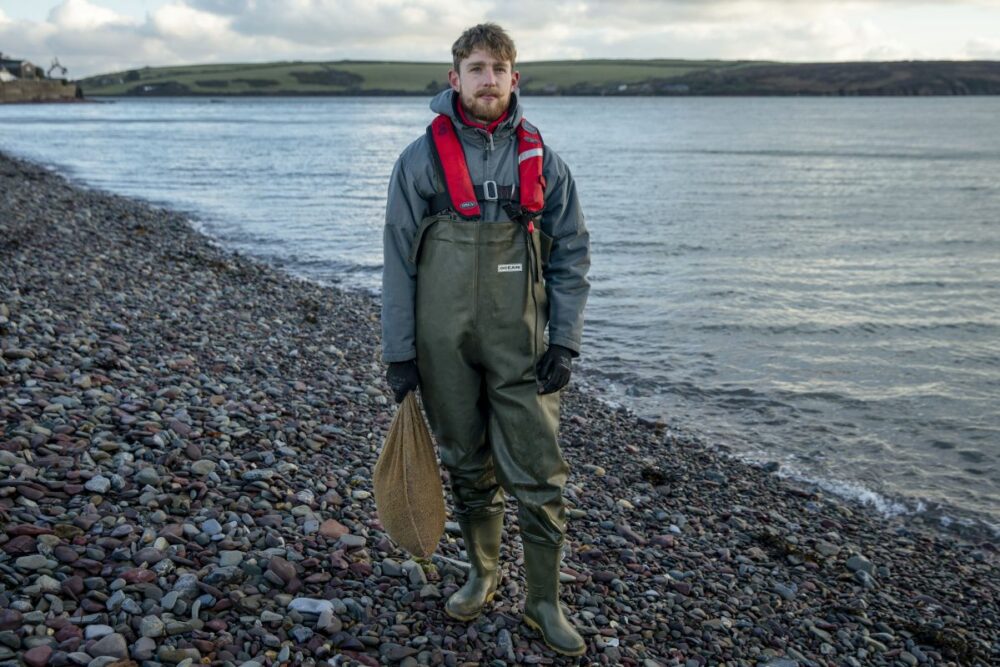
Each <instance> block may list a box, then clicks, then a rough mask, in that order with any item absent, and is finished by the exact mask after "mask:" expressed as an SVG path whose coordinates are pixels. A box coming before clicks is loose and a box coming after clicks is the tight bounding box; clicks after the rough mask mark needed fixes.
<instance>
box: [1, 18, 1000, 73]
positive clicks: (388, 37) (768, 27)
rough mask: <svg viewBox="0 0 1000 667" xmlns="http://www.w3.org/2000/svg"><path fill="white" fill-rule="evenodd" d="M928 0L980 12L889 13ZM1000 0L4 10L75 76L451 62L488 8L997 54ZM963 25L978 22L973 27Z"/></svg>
mask: <svg viewBox="0 0 1000 667" xmlns="http://www.w3.org/2000/svg"><path fill="white" fill-rule="evenodd" d="M925 8H931V9H932V10H933V12H936V16H940V15H941V14H942V13H945V14H947V15H948V16H951V17H959V16H964V15H965V14H971V13H976V14H977V15H978V16H979V17H981V18H980V22H979V23H976V22H975V21H967V22H966V23H962V24H961V25H960V29H959V30H956V29H955V28H954V27H949V29H948V30H946V31H937V32H940V33H942V34H936V32H935V31H934V27H933V23H931V25H930V27H929V28H928V27H925V28H924V32H923V33H921V34H916V33H915V32H906V31H905V30H904V29H903V27H902V26H901V25H900V24H899V23H898V22H896V21H894V20H893V19H892V18H887V16H893V17H898V16H900V12H904V13H905V14H906V15H907V16H911V15H912V16H923V15H920V14H917V12H921V11H924V9H925ZM998 9H1000V0H953V1H950V2H949V1H947V0H937V1H936V2H930V1H925V2H916V3H910V2H903V0H849V1H846V2H841V1H835V0H553V1H549V2H541V1H540V0H506V1H504V2H500V1H499V0H466V2H462V3H455V2H453V0H169V2H167V3H165V4H162V5H160V6H158V7H156V8H155V9H153V10H150V11H148V12H147V13H146V15H145V16H144V17H141V18H134V17H130V16H125V15H122V14H119V13H117V12H115V11H114V10H112V9H109V8H108V7H106V6H104V5H102V0H63V1H62V2H60V3H59V4H58V5H57V6H55V7H54V8H53V9H52V11H51V12H49V15H48V17H47V18H46V19H45V20H44V21H25V20H19V19H15V18H11V17H10V16H8V15H7V14H5V13H3V12H2V11H0V44H2V45H3V49H4V51H5V52H6V53H12V54H15V55H17V56H21V57H26V58H29V59H31V60H34V61H36V62H47V61H48V60H49V59H50V58H51V57H53V56H59V58H60V59H61V60H62V61H63V62H64V63H65V64H66V65H67V66H68V67H70V68H71V74H72V75H73V76H85V75H87V74H91V73H98V72H108V71H114V70H122V69H130V68H133V67H140V66H143V65H169V64H185V63H200V62H220V61H228V62H234V61H258V62H259V61H269V60H293V59H302V60H336V59H341V58H353V59H380V60H431V61H438V62H442V63H444V62H447V61H448V59H449V55H450V47H451V44H452V42H453V41H454V40H455V38H456V37H457V36H458V35H459V33H460V32H461V31H462V30H463V29H464V28H465V27H467V26H469V25H473V24H475V23H478V22H481V21H483V20H494V21H497V22H499V23H501V24H502V25H504V26H505V27H506V28H507V29H508V30H509V31H510V33H511V34H512V35H513V36H514V37H515V39H516V41H517V43H518V51H519V59H520V60H521V61H522V62H524V61H527V60H540V59H568V58H584V57H592V58H593V57H602V58H613V57H617V58H654V57H673V58H725V59H751V58H754V59H773V60H792V61H808V60H812V61H819V60H871V59H878V60H887V59H901V58H922V57H927V58H947V57H967V58H1000V46H998V44H997V41H996V40H995V39H994V38H992V37H990V38H980V37H977V36H976V35H977V34H978V33H979V27H980V26H981V25H984V24H985V21H984V20H983V19H982V17H985V18H986V19H989V18H990V17H997V18H998V19H1000V11H997V10H998ZM880 12H881V13H880ZM928 15H929V14H928ZM911 23H912V21H911ZM966 25H968V26H969V27H968V31H969V33H970V35H969V36H968V37H966V38H962V37H961V36H959V35H960V34H961V32H960V31H961V30H964V29H965V26H966ZM928 35H931V36H932V39H928V38H927V36H928ZM946 40H949V41H946Z"/></svg>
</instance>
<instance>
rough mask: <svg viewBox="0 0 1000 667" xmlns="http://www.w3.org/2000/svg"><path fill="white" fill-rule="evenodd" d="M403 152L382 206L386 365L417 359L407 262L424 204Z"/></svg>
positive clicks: (411, 272)
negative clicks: (383, 218) (383, 223)
mask: <svg viewBox="0 0 1000 667" xmlns="http://www.w3.org/2000/svg"><path fill="white" fill-rule="evenodd" d="M412 152H413V146H412V145H411V146H410V149H408V150H406V151H403V154H402V155H401V156H400V157H399V160H397V161H396V165H395V167H393V170H392V176H391V177H390V179H389V193H388V198H387V200H386V206H385V229H384V231H383V236H382V243H383V264H382V359H383V361H385V362H386V363H391V362H394V361H408V360H410V359H415V358H416V356H417V348H416V318H415V315H414V313H415V298H416V287H417V267H416V265H415V264H414V263H413V262H411V261H410V250H411V248H412V246H413V237H414V235H415V234H416V231H417V227H418V226H419V224H420V220H421V218H422V217H423V215H424V210H425V209H426V206H427V204H426V202H425V201H424V199H423V198H422V197H421V196H420V194H419V193H418V192H417V188H416V185H415V183H414V180H413V179H412V178H411V177H410V175H409V174H408V173H407V164H406V163H407V156H408V155H411V154H412Z"/></svg>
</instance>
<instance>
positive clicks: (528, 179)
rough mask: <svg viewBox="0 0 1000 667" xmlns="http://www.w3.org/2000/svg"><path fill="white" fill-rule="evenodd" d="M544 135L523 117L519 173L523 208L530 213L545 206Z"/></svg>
mask: <svg viewBox="0 0 1000 667" xmlns="http://www.w3.org/2000/svg"><path fill="white" fill-rule="evenodd" d="M543 146H544V143H543V142H542V135H541V134H539V133H538V130H537V129H536V128H535V126H534V125H532V124H531V123H529V122H528V121H526V120H524V119H523V118H522V119H521V122H520V123H518V125H517V173H518V177H519V179H520V181H521V184H520V188H521V208H522V209H523V210H524V211H527V212H528V213H541V212H542V209H543V208H545V176H543V175H542V164H543V162H544V158H545V150H544V148H543Z"/></svg>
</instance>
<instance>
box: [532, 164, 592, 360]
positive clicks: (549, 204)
mask: <svg viewBox="0 0 1000 667" xmlns="http://www.w3.org/2000/svg"><path fill="white" fill-rule="evenodd" d="M545 161H546V164H545V165H544V172H543V173H544V174H545V181H546V188H545V189H546V192H545V210H544V211H543V213H542V231H543V232H544V233H546V234H548V235H549V236H551V237H552V250H551V253H550V255H549V262H548V266H546V268H545V291H546V294H547V295H548V298H549V344H552V345H561V346H563V347H565V348H568V349H569V350H570V351H571V352H573V356H578V355H579V354H580V339H581V336H582V335H583V309H584V306H586V305H587V295H588V294H589V293H590V283H589V282H588V281H587V271H588V270H589V269H590V234H589V232H588V231H587V226H586V224H585V222H584V219H583V211H582V210H581V208H580V201H579V200H578V199H577V196H576V184H575V183H574V181H573V176H572V174H571V173H570V171H569V168H568V167H567V166H566V163H564V162H563V161H562V159H561V158H560V157H559V156H558V155H556V154H555V152H553V151H552V150H550V149H549V148H548V147H546V148H545Z"/></svg>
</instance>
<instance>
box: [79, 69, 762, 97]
mask: <svg viewBox="0 0 1000 667" xmlns="http://www.w3.org/2000/svg"><path fill="white" fill-rule="evenodd" d="M746 64H748V63H745V62H724V61H693V60H634V61H633V60H587V61H548V62H534V63H522V64H519V65H518V69H519V70H520V72H521V77H522V78H521V87H522V89H524V90H525V91H526V92H537V93H547V94H560V93H562V94H574V93H576V94H579V93H586V92H593V93H597V92H599V91H602V90H605V89H607V90H609V91H619V90H627V89H628V87H629V86H635V85H641V84H643V83H645V82H648V81H651V80H660V81H663V80H670V79H675V78H677V77H679V76H683V75H686V74H692V73H697V72H701V71H705V70H718V69H731V68H736V67H741V66H745V65H746ZM756 64H760V63H756ZM448 67H449V66H448V64H447V63H412V62H366V61H339V62H309V63H306V62H279V63H261V64H223V65H191V66H185V67H154V68H142V69H136V70H128V71H125V72H116V73H113V74H102V75H98V76H93V77H89V78H86V79H83V80H82V81H80V85H81V86H82V87H83V90H84V93H85V94H86V95H88V96H101V95H373V94H376V95H377V94H402V95H406V94H426V93H430V92H436V91H438V90H441V89H442V88H445V87H446V86H447V85H448V79H447V73H448ZM622 86H624V87H625V88H622Z"/></svg>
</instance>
